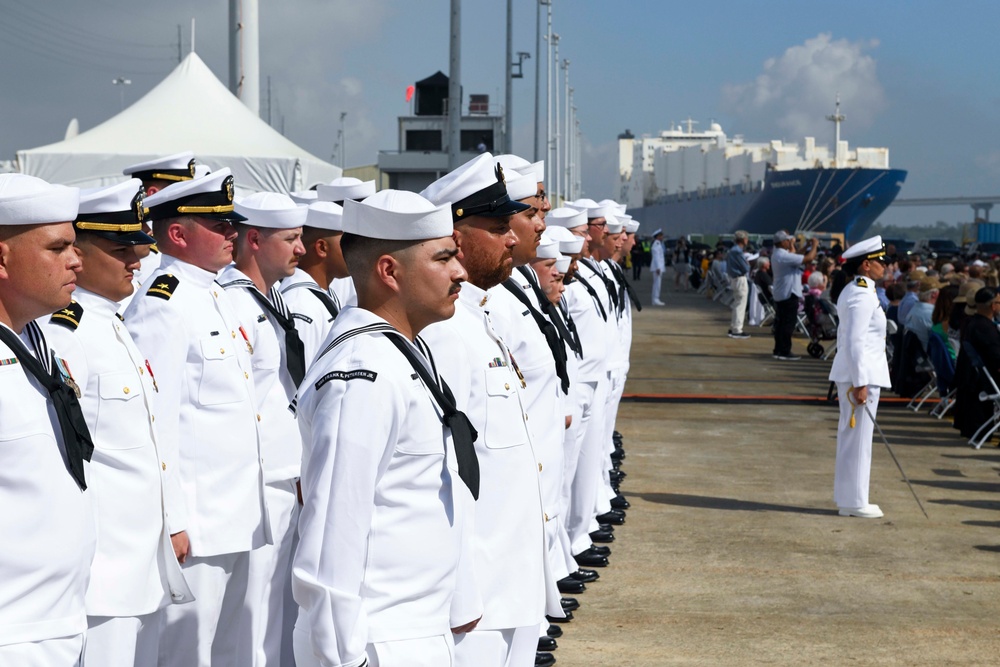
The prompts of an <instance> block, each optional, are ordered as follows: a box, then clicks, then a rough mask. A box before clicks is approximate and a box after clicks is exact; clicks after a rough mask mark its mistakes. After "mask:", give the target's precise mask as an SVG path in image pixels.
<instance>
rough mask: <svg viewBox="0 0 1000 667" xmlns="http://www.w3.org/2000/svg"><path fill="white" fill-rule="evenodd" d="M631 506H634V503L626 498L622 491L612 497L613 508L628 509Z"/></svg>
mask: <svg viewBox="0 0 1000 667" xmlns="http://www.w3.org/2000/svg"><path fill="white" fill-rule="evenodd" d="M629 507H632V503H630V502H629V501H628V500H626V499H625V496H623V495H622V494H620V493H619V494H618V495H617V496H615V497H614V498H612V499H611V509H616V510H627V509H628V508H629Z"/></svg>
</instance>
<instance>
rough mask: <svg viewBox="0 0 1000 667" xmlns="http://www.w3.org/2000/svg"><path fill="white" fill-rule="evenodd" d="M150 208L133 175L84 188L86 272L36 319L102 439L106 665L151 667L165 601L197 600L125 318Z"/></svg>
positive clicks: (93, 627)
mask: <svg viewBox="0 0 1000 667" xmlns="http://www.w3.org/2000/svg"><path fill="white" fill-rule="evenodd" d="M144 211H145V207H144V204H143V195H142V184H141V183H140V182H139V181H138V180H137V179H130V180H128V181H125V182H123V183H119V184H118V185H113V186H110V187H106V188H96V189H92V190H85V191H83V193H82V195H81V197H80V213H79V215H78V216H77V218H76V222H74V227H75V228H76V248H77V251H78V252H79V253H80V258H81V260H82V261H83V268H82V270H81V271H80V273H79V274H78V275H77V289H76V291H75V292H74V293H73V302H72V303H71V304H70V305H69V306H67V307H66V308H63V309H61V310H58V311H56V312H55V313H54V314H53V315H52V316H51V317H46V318H43V319H42V320H40V321H39V323H40V324H41V325H42V329H43V330H44V331H45V335H46V339H47V340H48V341H49V342H50V343H51V344H52V346H53V347H54V348H55V349H58V350H59V354H60V355H61V356H62V357H63V359H65V361H66V363H67V365H68V367H69V368H71V369H72V370H73V379H74V381H75V382H76V384H77V386H78V387H79V388H80V393H81V399H80V404H81V406H82V408H83V414H84V416H85V417H86V419H87V425H88V427H89V428H90V432H91V434H92V437H93V440H94V445H95V449H94V456H93V459H92V460H91V466H90V480H91V487H92V488H91V493H93V498H94V501H95V503H96V507H97V527H98V534H97V553H96V555H95V556H94V562H93V565H92V566H91V571H90V586H89V587H88V589H87V625H88V630H87V646H86V650H85V652H84V663H85V664H88V665H106V666H107V667H133V666H134V667H155V665H156V660H157V651H158V649H159V640H160V624H161V620H162V610H163V608H164V607H166V606H167V605H169V604H181V603H185V602H190V601H192V600H193V599H194V598H193V597H192V595H191V591H190V590H189V589H188V586H187V583H186V582H185V581H184V576H183V574H182V573H181V568H180V565H179V564H178V562H177V558H176V554H175V552H174V548H173V545H172V543H171V540H170V534H169V531H168V528H167V525H168V524H167V515H168V511H169V508H168V507H167V506H166V503H165V498H166V494H165V488H164V483H165V480H166V469H167V467H168V463H167V461H166V457H164V456H162V455H161V452H160V451H159V445H158V443H157V436H156V423H155V414H154V412H153V400H154V399H153V397H154V396H155V395H156V392H157V384H156V377H155V375H154V372H155V371H154V369H153V367H152V365H151V364H150V363H149V362H147V361H146V358H145V357H144V356H143V355H142V354H141V353H140V352H139V349H138V348H137V347H136V346H135V343H134V342H133V341H132V337H131V335H130V334H129V332H128V329H127V328H126V326H125V323H124V322H123V321H122V320H121V318H119V317H118V315H117V310H118V302H119V301H121V300H122V299H123V298H124V297H126V296H128V295H129V294H131V293H132V289H133V287H132V273H133V271H135V269H136V268H137V267H138V265H139V258H138V254H137V252H136V247H138V246H142V245H149V244H151V243H153V238H152V237H150V236H148V235H147V234H145V233H144V232H143V231H142V221H143V219H144V217H145V215H144ZM174 464H176V461H171V462H170V463H169V465H170V466H173V465H174Z"/></svg>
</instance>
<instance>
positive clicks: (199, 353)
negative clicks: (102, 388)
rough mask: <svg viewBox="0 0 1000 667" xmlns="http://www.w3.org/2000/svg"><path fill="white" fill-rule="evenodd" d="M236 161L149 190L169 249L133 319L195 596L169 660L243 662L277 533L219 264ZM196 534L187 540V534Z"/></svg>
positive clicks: (178, 617) (171, 614)
mask: <svg viewBox="0 0 1000 667" xmlns="http://www.w3.org/2000/svg"><path fill="white" fill-rule="evenodd" d="M233 190H234V185H233V177H232V174H231V173H230V171H229V169H221V170H219V171H216V172H213V173H212V174H210V175H209V176H205V177H203V178H196V179H192V180H190V181H182V182H178V183H175V184H173V185H170V186H168V187H166V188H164V189H163V190H160V191H159V192H157V193H156V194H155V195H153V196H152V197H150V198H148V199H147V200H146V205H147V207H148V208H149V210H150V217H151V219H152V220H153V235H154V238H156V241H157V243H158V244H159V246H160V250H161V251H162V252H163V262H162V263H161V265H160V269H159V273H157V274H156V275H153V276H151V277H150V278H149V279H148V280H147V281H146V282H145V283H143V286H142V289H140V290H139V292H138V293H137V294H136V296H135V298H134V299H133V300H132V303H131V304H130V305H129V307H128V310H126V311H125V320H126V321H127V322H128V323H129V330H130V331H131V332H132V337H133V338H134V339H135V343H136V346H137V347H138V348H139V350H141V351H142V353H143V354H144V355H145V356H146V358H147V359H149V361H150V364H151V365H152V366H153V368H154V369H157V371H156V381H157V384H158V385H159V392H158V393H157V394H156V400H155V401H154V404H153V407H154V410H155V414H156V425H157V427H158V428H159V429H160V430H159V432H158V435H159V442H160V444H161V446H162V451H163V452H164V454H165V456H166V457H167V460H168V461H177V465H174V466H173V469H172V470H171V468H170V467H169V466H168V469H167V475H168V481H171V478H172V483H171V484H168V490H170V491H172V492H173V497H172V498H171V499H169V500H170V502H169V503H168V505H169V507H170V509H171V513H170V517H169V520H170V532H171V535H172V536H173V537H174V540H175V544H174V547H175V549H176V550H177V551H178V552H179V553H180V554H181V555H180V558H181V559H182V565H183V566H184V576H185V578H186V579H187V582H188V585H189V586H190V587H191V590H192V591H193V592H194V595H195V598H196V601H195V602H193V603H192V604H186V605H173V606H171V607H168V608H167V609H166V612H165V613H166V623H165V625H164V628H163V635H162V636H161V639H160V664H161V665H176V666H177V667H209V666H211V667H220V666H223V665H231V666H232V667H237V666H238V667H244V666H243V665H239V664H238V657H237V650H236V648H237V645H238V643H239V638H240V636H241V634H242V635H243V636H246V633H248V632H249V628H248V627H241V626H243V625H245V623H243V614H242V610H243V605H244V603H245V598H246V590H247V581H248V573H249V569H248V568H249V564H250V551H251V550H253V549H257V548H260V547H262V546H264V544H267V543H270V542H271V532H270V525H269V524H268V515H267V510H266V507H265V500H264V476H263V470H262V468H261V452H260V434H259V431H258V428H259V422H260V415H259V413H258V411H257V401H256V398H255V396H254V385H253V376H252V375H251V373H252V367H251V356H250V355H251V353H252V350H251V346H250V341H249V336H248V333H247V330H246V328H245V327H244V326H243V324H242V323H241V322H240V321H239V319H238V318H237V316H236V312H235V310H234V308H233V304H232V300H231V298H230V297H229V296H228V295H227V294H226V291H225V290H224V289H223V288H222V287H221V286H220V285H219V283H217V282H216V280H215V278H216V274H217V273H218V271H219V270H221V269H222V268H223V267H225V266H226V265H228V264H229V263H230V262H231V261H232V253H233V241H234V240H235V238H236V230H235V229H233V226H232V222H240V221H243V220H244V217H243V216H241V215H239V214H237V213H235V212H234V211H233ZM182 532H183V533H184V535H186V538H185V539H183V540H179V539H178V537H179V536H180V534H181V533H182Z"/></svg>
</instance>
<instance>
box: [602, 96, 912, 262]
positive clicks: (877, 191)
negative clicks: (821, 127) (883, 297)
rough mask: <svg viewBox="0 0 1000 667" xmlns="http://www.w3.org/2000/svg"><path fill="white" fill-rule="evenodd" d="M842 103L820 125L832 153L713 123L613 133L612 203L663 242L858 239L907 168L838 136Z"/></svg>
mask: <svg viewBox="0 0 1000 667" xmlns="http://www.w3.org/2000/svg"><path fill="white" fill-rule="evenodd" d="M844 118H845V117H844V116H843V115H842V114H841V113H840V102H839V101H838V102H837V107H836V111H835V113H834V115H832V116H827V119H828V120H830V121H833V122H834V124H835V133H834V148H833V151H831V150H830V149H829V148H828V147H826V146H817V145H816V140H815V138H814V137H805V138H804V140H803V142H802V144H801V145H799V144H797V143H786V142H784V141H781V140H773V141H770V142H767V143H750V142H746V141H744V139H743V137H742V136H741V135H735V136H732V137H729V136H727V135H726V133H725V132H724V131H723V129H722V127H721V126H720V125H719V124H718V123H715V122H713V123H710V125H709V128H708V130H705V131H696V129H695V127H694V126H695V124H696V122H695V121H693V120H690V119H689V120H687V121H685V122H684V123H681V124H672V125H671V128H670V129H669V130H666V131H663V132H661V133H660V134H659V135H656V136H652V137H649V136H647V137H641V138H637V137H635V136H633V135H632V134H631V132H629V131H628V130H626V131H625V132H624V133H623V134H621V135H619V136H618V154H619V179H620V180H619V186H620V189H619V192H618V193H617V194H618V197H619V199H618V200H619V201H621V202H624V203H627V204H628V207H629V213H630V214H632V215H633V216H634V217H635V219H636V220H640V221H641V222H642V223H643V227H644V229H647V230H650V229H656V228H658V227H661V228H663V230H664V233H665V234H666V235H667V236H668V237H669V236H679V235H682V234H691V233H700V234H728V233H732V232H734V231H736V230H737V229H743V230H746V231H747V232H749V233H751V234H772V233H774V232H776V231H778V230H779V229H786V230H788V231H794V232H795V233H799V234H811V233H824V234H843V235H844V237H845V238H846V239H847V240H848V241H849V242H852V241H857V240H859V239H862V238H864V236H865V233H866V232H867V231H868V229H869V228H870V227H871V226H872V224H873V223H874V222H875V220H876V219H877V218H878V216H879V215H880V214H881V213H882V211H884V210H885V209H886V208H887V207H888V206H889V204H891V203H892V202H893V200H894V199H895V198H896V196H897V195H898V194H899V191H900V188H901V187H902V185H903V182H904V181H905V180H906V171H904V170H902V169H890V168H889V149H888V148H863V147H858V148H854V149H851V148H850V146H849V145H848V142H847V141H841V139H840V123H841V122H842V121H843V120H844Z"/></svg>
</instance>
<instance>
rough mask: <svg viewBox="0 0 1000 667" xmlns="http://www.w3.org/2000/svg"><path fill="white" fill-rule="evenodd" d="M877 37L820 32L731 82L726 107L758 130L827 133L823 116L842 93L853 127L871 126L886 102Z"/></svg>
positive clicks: (725, 96)
mask: <svg viewBox="0 0 1000 667" xmlns="http://www.w3.org/2000/svg"><path fill="white" fill-rule="evenodd" d="M877 46H878V41H877V40H870V41H858V42H850V41H848V40H846V39H833V38H832V37H831V35H830V34H829V33H821V34H819V35H817V36H816V37H813V38H811V39H807V40H806V41H805V42H803V43H802V44H798V45H796V46H792V47H789V48H788V49H787V50H786V51H785V52H784V53H783V54H781V56H779V57H777V58H769V59H768V60H767V61H765V62H764V70H763V71H762V72H761V73H760V74H759V75H758V76H757V78H756V79H754V80H753V81H751V82H747V83H738V84H727V85H725V86H724V87H723V90H722V93H723V102H724V104H725V106H726V107H727V110H728V111H729V112H731V113H733V114H734V115H735V116H737V117H739V118H740V119H741V120H742V121H744V123H746V124H747V125H748V126H749V127H750V128H751V129H754V130H757V131H768V130H770V131H771V132H774V131H776V130H777V131H781V132H783V133H785V137H786V138H788V139H797V138H799V137H802V136H820V137H824V136H829V133H830V123H829V121H827V120H826V119H825V118H826V116H827V115H830V114H831V113H832V111H833V104H834V101H835V98H836V96H837V94H838V93H839V94H840V100H841V105H842V106H841V111H842V113H844V114H845V115H846V116H847V119H848V120H847V122H848V124H849V127H856V128H865V127H869V126H871V124H872V123H873V122H874V120H875V117H876V116H877V115H878V114H879V113H880V112H881V111H882V110H883V109H885V107H886V97H885V91H884V89H883V88H882V84H881V83H879V80H878V73H877V71H876V62H875V58H873V57H872V56H871V55H869V53H868V51H870V50H872V49H874V48H876V47H877Z"/></svg>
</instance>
